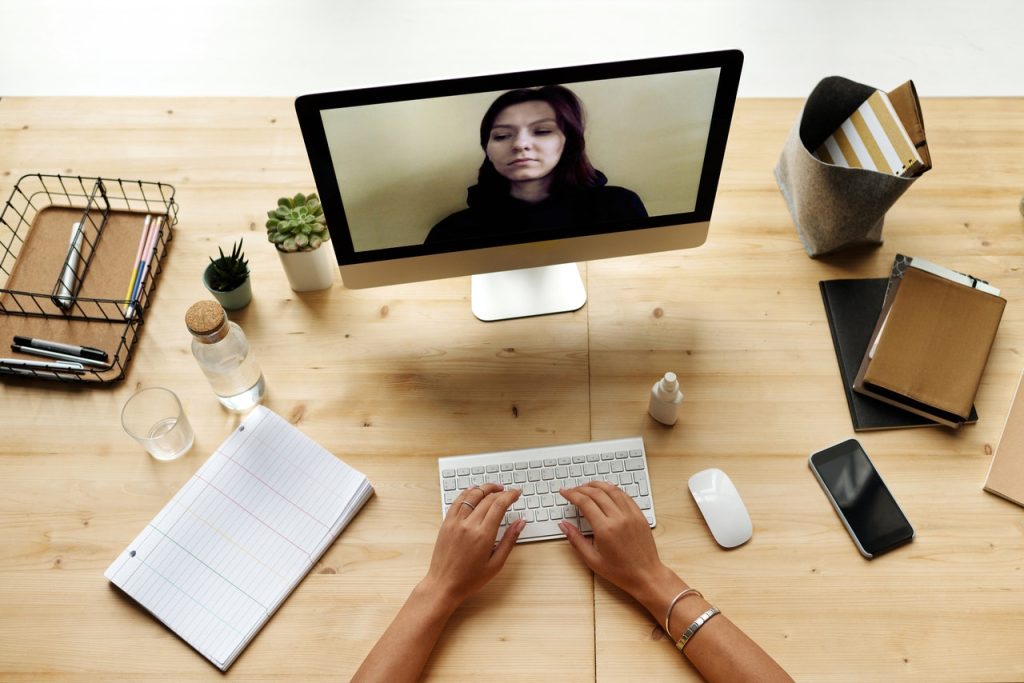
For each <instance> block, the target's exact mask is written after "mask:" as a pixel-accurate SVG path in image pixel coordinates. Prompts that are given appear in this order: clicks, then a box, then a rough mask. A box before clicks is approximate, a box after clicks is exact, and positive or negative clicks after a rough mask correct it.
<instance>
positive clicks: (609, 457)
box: [601, 453, 615, 460]
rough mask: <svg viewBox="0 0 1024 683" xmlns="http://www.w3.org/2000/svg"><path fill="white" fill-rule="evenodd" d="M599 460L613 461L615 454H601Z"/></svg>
mask: <svg viewBox="0 0 1024 683" xmlns="http://www.w3.org/2000/svg"><path fill="white" fill-rule="evenodd" d="M601 459H602V460H614V459H615V454H614V453H602V454H601Z"/></svg>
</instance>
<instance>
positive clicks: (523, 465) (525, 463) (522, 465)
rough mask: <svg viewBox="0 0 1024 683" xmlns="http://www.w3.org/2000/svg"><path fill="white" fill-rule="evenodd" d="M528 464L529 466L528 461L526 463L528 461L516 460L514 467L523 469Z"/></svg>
mask: <svg viewBox="0 0 1024 683" xmlns="http://www.w3.org/2000/svg"><path fill="white" fill-rule="evenodd" d="M529 466H530V463H528V462H517V463H516V469H517V470H525V469H526V468H528V467H529Z"/></svg>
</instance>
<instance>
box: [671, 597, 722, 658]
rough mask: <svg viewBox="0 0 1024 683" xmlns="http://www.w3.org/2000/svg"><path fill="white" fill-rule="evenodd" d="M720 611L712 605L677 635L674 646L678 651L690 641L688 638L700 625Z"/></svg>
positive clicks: (691, 636)
mask: <svg viewBox="0 0 1024 683" xmlns="http://www.w3.org/2000/svg"><path fill="white" fill-rule="evenodd" d="M721 613H722V612H721V611H719V609H718V608H717V607H712V608H711V609H709V610H708V611H707V612H705V613H704V614H702V615H700V616H699V617H697V618H696V619H694V620H693V623H692V624H690V628H688V629H686V631H684V632H683V635H682V636H680V637H679V641H678V642H677V643H676V648H677V649H678V650H679V651H680V652H682V651H683V648H684V647H686V644H687V643H688V642H690V639H691V638H693V636H694V635H695V634H696V633H697V631H699V630H700V627H701V626H703V625H704V624H706V623H708V622H709V621H711V620H712V619H713V618H714V617H715V616H717V615H719V614H721Z"/></svg>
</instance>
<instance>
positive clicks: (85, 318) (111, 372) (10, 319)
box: [0, 174, 178, 382]
mask: <svg viewBox="0 0 1024 683" xmlns="http://www.w3.org/2000/svg"><path fill="white" fill-rule="evenodd" d="M177 222H178V206H177V204H176V203H175V201H174V188H173V187H172V186H170V185H167V184H164V183H158V182H148V181H142V180H122V179H120V178H117V179H106V178H88V177H82V176H63V175H44V174H30V175H25V176H22V177H21V178H20V179H19V180H18V182H17V184H16V185H15V186H14V189H13V190H12V191H11V196H10V198H9V199H8V200H7V202H6V204H5V205H4V207H3V211H2V212H0V342H3V341H4V340H7V341H11V340H13V338H14V337H15V336H18V337H28V338H35V339H44V340H49V341H56V342H59V343H64V344H72V345H76V346H89V347H93V348H99V349H102V350H104V352H105V353H107V354H108V359H109V362H108V366H106V367H104V366H102V365H87V366H86V367H85V369H84V370H81V369H74V370H67V369H65V368H63V367H61V365H60V362H59V361H53V360H52V359H50V358H40V357H39V356H33V355H26V354H24V353H19V352H18V351H17V350H16V349H14V348H13V347H12V350H11V353H6V352H4V351H0V356H2V357H4V358H3V359H2V360H0V378H2V379H5V380H6V379H11V378H18V379H25V378H28V379H47V380H59V381H64V382H112V381H117V380H120V379H123V378H124V375H125V371H126V369H127V365H128V362H129V361H130V360H131V357H132V349H133V347H134V345H135V342H136V341H137V339H138V334H139V328H140V327H141V326H142V325H143V323H144V322H145V313H146V309H147V308H148V306H149V303H150V298H151V297H152V294H153V291H154V289H155V287H156V282H157V279H158V277H159V276H160V273H161V270H162V262H163V259H164V257H165V256H166V254H167V247H168V244H169V242H170V241H171V239H172V236H173V231H172V228H173V227H174V225H176V224H177ZM25 361H29V362H27V363H26V362H25ZM40 364H42V365H40Z"/></svg>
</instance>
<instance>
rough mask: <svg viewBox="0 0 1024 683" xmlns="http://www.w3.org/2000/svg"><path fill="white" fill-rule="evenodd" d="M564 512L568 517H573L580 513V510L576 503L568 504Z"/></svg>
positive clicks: (563, 509)
mask: <svg viewBox="0 0 1024 683" xmlns="http://www.w3.org/2000/svg"><path fill="white" fill-rule="evenodd" d="M562 514H563V515H565V518H566V519H572V518H574V517H576V515H577V514H579V511H578V510H577V509H576V506H575V505H566V506H565V507H564V508H562Z"/></svg>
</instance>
